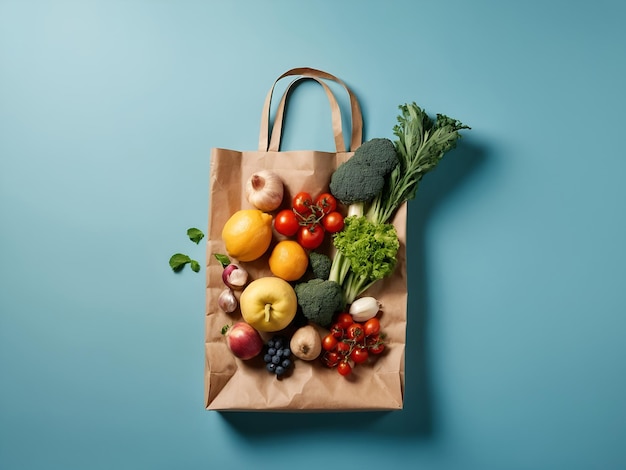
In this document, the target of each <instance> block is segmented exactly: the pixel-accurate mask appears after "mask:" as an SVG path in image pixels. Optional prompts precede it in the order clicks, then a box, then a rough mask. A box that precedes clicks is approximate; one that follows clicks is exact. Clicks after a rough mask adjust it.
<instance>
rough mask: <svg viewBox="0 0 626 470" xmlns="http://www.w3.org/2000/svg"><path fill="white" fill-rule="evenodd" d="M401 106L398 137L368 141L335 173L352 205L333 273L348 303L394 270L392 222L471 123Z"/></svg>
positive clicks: (334, 186) (336, 190) (341, 195)
mask: <svg viewBox="0 0 626 470" xmlns="http://www.w3.org/2000/svg"><path fill="white" fill-rule="evenodd" d="M400 111H401V113H400V115H399V116H398V123H397V124H396V126H394V128H393V133H394V135H395V136H396V137H397V140H396V141H394V142H391V141H389V140H388V139H372V140H370V141H368V142H365V143H364V144H363V145H362V146H361V147H359V148H358V149H357V150H356V151H355V153H354V155H353V157H352V158H351V159H350V160H348V161H347V162H345V163H343V164H342V165H340V166H339V168H337V170H336V171H335V173H334V174H333V176H332V178H331V182H330V191H331V193H332V194H333V195H335V196H336V197H337V199H339V200H340V201H341V202H342V203H344V204H346V205H347V206H348V217H346V219H345V221H344V223H345V228H344V231H343V232H338V233H337V234H335V235H334V239H333V243H334V245H335V248H336V249H337V253H336V254H335V257H334V258H333V264H332V266H331V272H330V276H329V279H330V280H331V281H334V282H337V283H338V284H340V285H341V286H342V289H343V292H344V296H345V300H346V303H348V304H349V303H352V302H353V301H354V300H355V299H356V298H357V297H358V296H359V295H360V294H362V293H363V292H364V291H365V290H366V289H367V288H369V287H370V286H371V285H372V284H374V283H375V282H377V281H378V280H380V279H383V278H384V277H386V276H388V275H390V274H391V273H392V272H393V270H394V268H395V264H396V254H397V251H398V249H399V246H400V244H399V240H398V236H397V233H396V232H395V228H394V226H393V225H392V224H391V222H392V220H393V217H394V216H395V214H396V211H397V210H398V208H399V207H400V206H401V205H402V204H403V203H404V202H406V201H408V200H410V199H413V198H414V197H415V194H416V191H417V188H418V185H419V182H420V181H421V179H422V178H423V176H424V175H425V174H426V173H428V172H429V171H431V170H432V169H434V168H435V167H436V166H437V164H438V163H439V161H440V160H441V159H442V158H443V156H444V155H445V153H446V152H448V151H449V150H451V149H453V148H454V147H455V146H456V143H457V141H458V139H459V138H460V137H461V134H459V131H460V130H462V129H469V127H468V126H465V125H463V124H462V123H461V122H459V121H457V120H455V119H451V118H449V117H447V116H445V115H443V114H438V115H437V117H436V119H435V120H432V119H431V118H430V117H429V116H428V114H426V112H425V111H424V110H423V109H422V108H420V107H419V106H417V105H416V104H415V103H411V104H405V105H401V106H400Z"/></svg>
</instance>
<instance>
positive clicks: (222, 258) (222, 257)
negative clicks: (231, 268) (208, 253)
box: [213, 253, 230, 268]
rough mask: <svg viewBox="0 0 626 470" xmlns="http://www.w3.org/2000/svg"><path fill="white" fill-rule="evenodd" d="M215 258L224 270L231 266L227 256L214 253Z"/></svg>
mask: <svg viewBox="0 0 626 470" xmlns="http://www.w3.org/2000/svg"><path fill="white" fill-rule="evenodd" d="M213 256H215V259H216V260H218V261H219V262H220V264H221V265H222V267H223V268H225V267H226V266H228V265H229V264H230V258H229V257H228V256H226V255H222V254H220V253H214V254H213Z"/></svg>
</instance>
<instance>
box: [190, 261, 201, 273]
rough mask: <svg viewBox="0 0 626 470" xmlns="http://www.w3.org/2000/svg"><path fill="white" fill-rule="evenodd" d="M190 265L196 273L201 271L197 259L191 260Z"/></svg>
mask: <svg viewBox="0 0 626 470" xmlns="http://www.w3.org/2000/svg"><path fill="white" fill-rule="evenodd" d="M190 266H191V270H192V271H193V272H194V273H197V272H199V271H200V263H198V262H197V261H196V260H195V259H192V260H191V265H190Z"/></svg>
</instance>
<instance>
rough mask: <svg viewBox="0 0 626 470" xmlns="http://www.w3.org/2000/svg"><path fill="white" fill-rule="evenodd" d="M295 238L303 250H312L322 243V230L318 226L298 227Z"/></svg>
mask: <svg viewBox="0 0 626 470" xmlns="http://www.w3.org/2000/svg"><path fill="white" fill-rule="evenodd" d="M297 238H298V243H300V245H302V247H303V248H306V249H309V250H314V249H315V248H317V247H319V246H320V245H321V244H322V242H323V241H324V228H323V227H322V226H321V225H319V224H311V225H307V226H305V227H300V229H299V230H298V237H297Z"/></svg>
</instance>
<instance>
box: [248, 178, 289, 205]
mask: <svg viewBox="0 0 626 470" xmlns="http://www.w3.org/2000/svg"><path fill="white" fill-rule="evenodd" d="M283 192H284V186H283V180H281V179H280V176H278V175H277V174H276V173H274V172H273V171H270V170H261V171H257V172H256V173H254V174H253V175H252V176H250V178H248V181H247V182H246V196H247V198H248V202H249V203H250V204H252V205H253V206H254V207H256V208H257V209H259V210H261V211H263V212H271V211H273V210H275V209H277V208H278V206H280V204H281V203H282V202H283Z"/></svg>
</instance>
